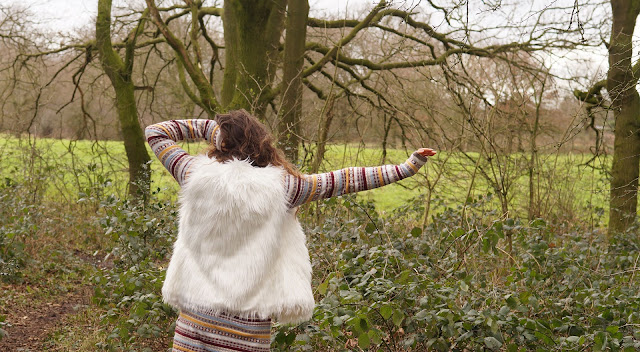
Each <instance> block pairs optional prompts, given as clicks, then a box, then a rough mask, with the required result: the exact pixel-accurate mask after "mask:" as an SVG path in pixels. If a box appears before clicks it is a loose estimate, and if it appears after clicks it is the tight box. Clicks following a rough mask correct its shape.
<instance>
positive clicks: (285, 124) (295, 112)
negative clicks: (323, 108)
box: [278, 0, 309, 162]
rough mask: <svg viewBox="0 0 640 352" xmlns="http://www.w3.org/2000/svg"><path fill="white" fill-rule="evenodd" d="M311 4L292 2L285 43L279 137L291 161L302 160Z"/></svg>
mask: <svg viewBox="0 0 640 352" xmlns="http://www.w3.org/2000/svg"><path fill="white" fill-rule="evenodd" d="M308 17H309V1H307V0H289V7H288V11H287V24H286V31H287V32H286V34H287V36H286V39H285V42H284V64H283V68H282V69H283V71H284V72H283V78H282V86H283V89H284V91H283V92H282V108H281V109H280V115H281V119H280V123H279V124H278V134H279V138H278V140H279V142H280V147H281V148H282V149H283V150H284V152H285V154H286V156H287V158H288V159H289V160H292V161H294V162H295V161H297V160H298V146H299V145H300V116H301V115H302V66H303V64H304V53H305V50H306V48H305V42H306V40H307V18H308Z"/></svg>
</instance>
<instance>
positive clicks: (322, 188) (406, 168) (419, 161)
mask: <svg viewBox="0 0 640 352" xmlns="http://www.w3.org/2000/svg"><path fill="white" fill-rule="evenodd" d="M435 154H436V153H435V151H433V150H432V149H428V148H421V149H419V150H418V151H416V152H414V153H413V154H411V156H410V157H409V159H407V161H405V162H404V163H402V164H400V165H384V166H376V167H349V168H346V169H342V170H337V171H332V172H327V173H323V174H313V175H302V176H292V175H287V179H286V183H285V185H286V188H287V198H288V200H289V206H290V207H292V208H293V207H296V206H299V205H302V204H304V203H307V202H311V201H314V200H318V199H322V198H331V197H335V196H339V195H343V194H347V193H355V192H360V191H366V190H369V189H374V188H378V187H382V186H386V185H388V184H390V183H393V182H397V181H400V180H402V179H405V178H407V177H410V176H413V175H415V174H416V173H417V172H418V170H419V169H420V168H421V167H422V166H423V165H424V164H425V163H426V162H427V157H428V156H433V155H435Z"/></svg>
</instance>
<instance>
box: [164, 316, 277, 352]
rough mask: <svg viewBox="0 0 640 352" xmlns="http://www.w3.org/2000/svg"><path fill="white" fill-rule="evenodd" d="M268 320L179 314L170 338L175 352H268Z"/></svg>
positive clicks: (269, 338)
mask: <svg viewBox="0 0 640 352" xmlns="http://www.w3.org/2000/svg"><path fill="white" fill-rule="evenodd" d="M270 344H271V319H266V320H260V319H245V318H238V317H234V316H229V315H226V314H223V313H222V314H211V313H206V312H193V311H181V312H180V316H179V317H178V321H177V322H176V333H175V336H174V338H173V349H172V351H174V352H214V351H215V352H228V351H247V352H268V351H269V346H270Z"/></svg>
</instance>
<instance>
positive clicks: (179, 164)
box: [144, 119, 218, 186]
mask: <svg viewBox="0 0 640 352" xmlns="http://www.w3.org/2000/svg"><path fill="white" fill-rule="evenodd" d="M217 126H218V125H217V123H216V122H215V121H214V120H206V119H191V120H170V121H165V122H160V123H156V124H153V125H150V126H147V128H146V129H145V131H144V132H145V136H146V138H147V143H149V146H150V147H151V150H152V151H153V152H154V153H155V154H156V156H157V157H158V159H160V162H162V164H163V165H164V167H165V168H167V170H169V172H170V173H171V175H173V177H174V178H175V179H176V181H178V183H179V184H180V186H182V185H183V184H184V182H185V181H186V179H187V176H188V174H189V168H190V167H191V165H192V163H193V160H194V157H193V156H191V155H189V154H188V153H187V152H186V151H185V150H184V149H182V148H180V147H179V146H178V145H177V144H176V142H178V141H183V140H185V141H186V140H197V139H205V140H206V141H207V142H209V143H211V141H212V139H213V134H214V133H215V130H216V127H217Z"/></svg>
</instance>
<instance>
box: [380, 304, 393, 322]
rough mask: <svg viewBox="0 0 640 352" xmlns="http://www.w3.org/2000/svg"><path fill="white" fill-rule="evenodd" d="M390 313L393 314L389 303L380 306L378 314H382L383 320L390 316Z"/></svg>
mask: <svg viewBox="0 0 640 352" xmlns="http://www.w3.org/2000/svg"><path fill="white" fill-rule="evenodd" d="M391 314H393V308H391V306H390V305H388V304H385V305H384V306H382V307H381V308H380V315H382V317H383V318H384V319H385V320H387V319H389V318H391Z"/></svg>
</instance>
